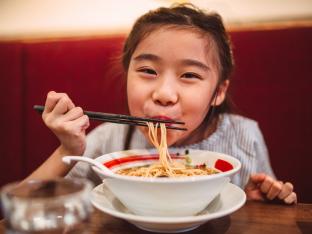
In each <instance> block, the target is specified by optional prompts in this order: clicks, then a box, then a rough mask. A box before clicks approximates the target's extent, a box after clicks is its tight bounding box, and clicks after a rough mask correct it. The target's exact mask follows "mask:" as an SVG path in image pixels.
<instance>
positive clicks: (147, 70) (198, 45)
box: [127, 28, 226, 145]
mask: <svg viewBox="0 0 312 234" xmlns="http://www.w3.org/2000/svg"><path fill="white" fill-rule="evenodd" d="M212 44H213V43H207V37H204V36H202V35H201V34H199V33H196V32H194V31H192V30H188V29H172V28H163V29H158V30H156V31H154V32H152V33H151V34H149V35H148V36H147V37H146V38H145V39H144V40H142V41H141V42H140V43H139V44H138V46H137V48H136V50H135V51H134V53H133V55H132V57H131V61H130V65H129V69H128V77H127V79H128V80H127V94H128V105H129V110H130V113H131V115H134V116H139V117H148V118H163V119H173V120H179V121H183V122H185V125H184V126H183V125H177V126H179V127H186V128H187V129H188V130H187V131H177V130H170V129H168V130H167V143H168V145H173V144H175V145H179V144H183V143H185V142H187V143H188V144H189V143H195V142H197V141H199V140H201V139H198V137H199V136H197V135H198V134H196V132H198V131H194V130H195V129H197V128H198V127H199V125H200V124H201V123H202V121H203V120H204V118H205V116H206V115H207V113H208V111H209V109H210V103H211V99H212V97H213V94H214V91H215V89H216V85H217V82H218V66H217V59H216V58H217V54H216V51H215V48H214V46H213V45H212ZM225 91H226V89H222V90H221V92H219V95H218V96H217V99H216V104H221V103H222V101H223V99H224V95H225ZM140 130H141V131H142V132H143V134H144V135H145V137H147V138H148V128H146V127H140ZM194 133H195V134H194ZM189 138H191V140H190V139H189Z"/></svg>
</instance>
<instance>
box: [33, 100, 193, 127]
mask: <svg viewBox="0 0 312 234" xmlns="http://www.w3.org/2000/svg"><path fill="white" fill-rule="evenodd" d="M34 109H35V110H36V111H38V112H39V113H42V112H43V110H44V106H40V105H35V106H34ZM84 114H85V115H87V116H88V117H89V118H90V119H92V120H99V121H105V122H111V123H119V124H128V125H136V126H145V127H147V124H146V122H152V123H170V124H185V123H184V122H181V121H175V120H163V119H153V118H142V117H135V116H129V115H120V114H111V113H102V112H93V111H84ZM166 128H168V129H175V130H182V131H186V130H187V129H186V128H179V127H174V126H170V125H169V126H166Z"/></svg>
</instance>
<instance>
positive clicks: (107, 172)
mask: <svg viewBox="0 0 312 234" xmlns="http://www.w3.org/2000/svg"><path fill="white" fill-rule="evenodd" d="M62 160H63V162H64V163H66V164H70V163H71V162H72V161H77V162H78V161H79V162H85V163H89V164H91V165H92V166H95V167H97V168H98V169H100V170H101V171H102V172H103V173H104V174H105V175H106V176H109V177H111V176H113V175H114V173H113V172H112V171H111V170H110V169H108V168H107V167H106V166H104V165H103V164H101V163H100V162H98V161H96V160H94V159H91V158H88V157H82V156H64V157H63V158H62Z"/></svg>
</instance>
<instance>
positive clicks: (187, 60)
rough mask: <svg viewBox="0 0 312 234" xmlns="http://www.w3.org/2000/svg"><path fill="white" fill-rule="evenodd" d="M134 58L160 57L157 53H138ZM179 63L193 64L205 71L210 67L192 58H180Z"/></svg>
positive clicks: (152, 58) (142, 59)
mask: <svg viewBox="0 0 312 234" xmlns="http://www.w3.org/2000/svg"><path fill="white" fill-rule="evenodd" d="M134 60H135V61H144V60H149V61H154V62H157V61H160V60H161V58H160V57H159V56H157V55H154V54H140V55H138V56H136V57H135V58H134ZM181 64H182V65H186V66H195V67H198V68H200V69H202V70H205V71H209V70H210V68H209V67H208V66H207V65H205V64H204V63H202V62H200V61H198V60H194V59H182V60H181Z"/></svg>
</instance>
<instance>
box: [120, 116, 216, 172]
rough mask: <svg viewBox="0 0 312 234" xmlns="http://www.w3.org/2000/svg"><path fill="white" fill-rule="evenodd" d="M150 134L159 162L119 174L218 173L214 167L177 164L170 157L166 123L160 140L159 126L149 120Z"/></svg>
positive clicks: (161, 125) (161, 131)
mask: <svg viewBox="0 0 312 234" xmlns="http://www.w3.org/2000/svg"><path fill="white" fill-rule="evenodd" d="M147 126H148V136H149V138H150V141H151V143H152V144H153V145H154V146H155V147H156V149H157V151H158V154H159V163H155V164H152V165H149V166H147V167H132V168H126V169H121V170H119V171H117V173H118V174H121V175H128V176H140V177H142V176H144V177H181V176H194V175H210V174H215V173H218V171H217V170H214V169H212V168H206V167H204V168H193V167H186V166H185V165H182V164H181V165H176V164H175V163H174V162H173V160H172V159H171V157H170V154H169V151H168V145H167V131H166V125H165V124H164V123H161V124H160V141H159V140H158V126H159V123H156V124H155V125H154V124H153V123H151V122H147Z"/></svg>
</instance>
